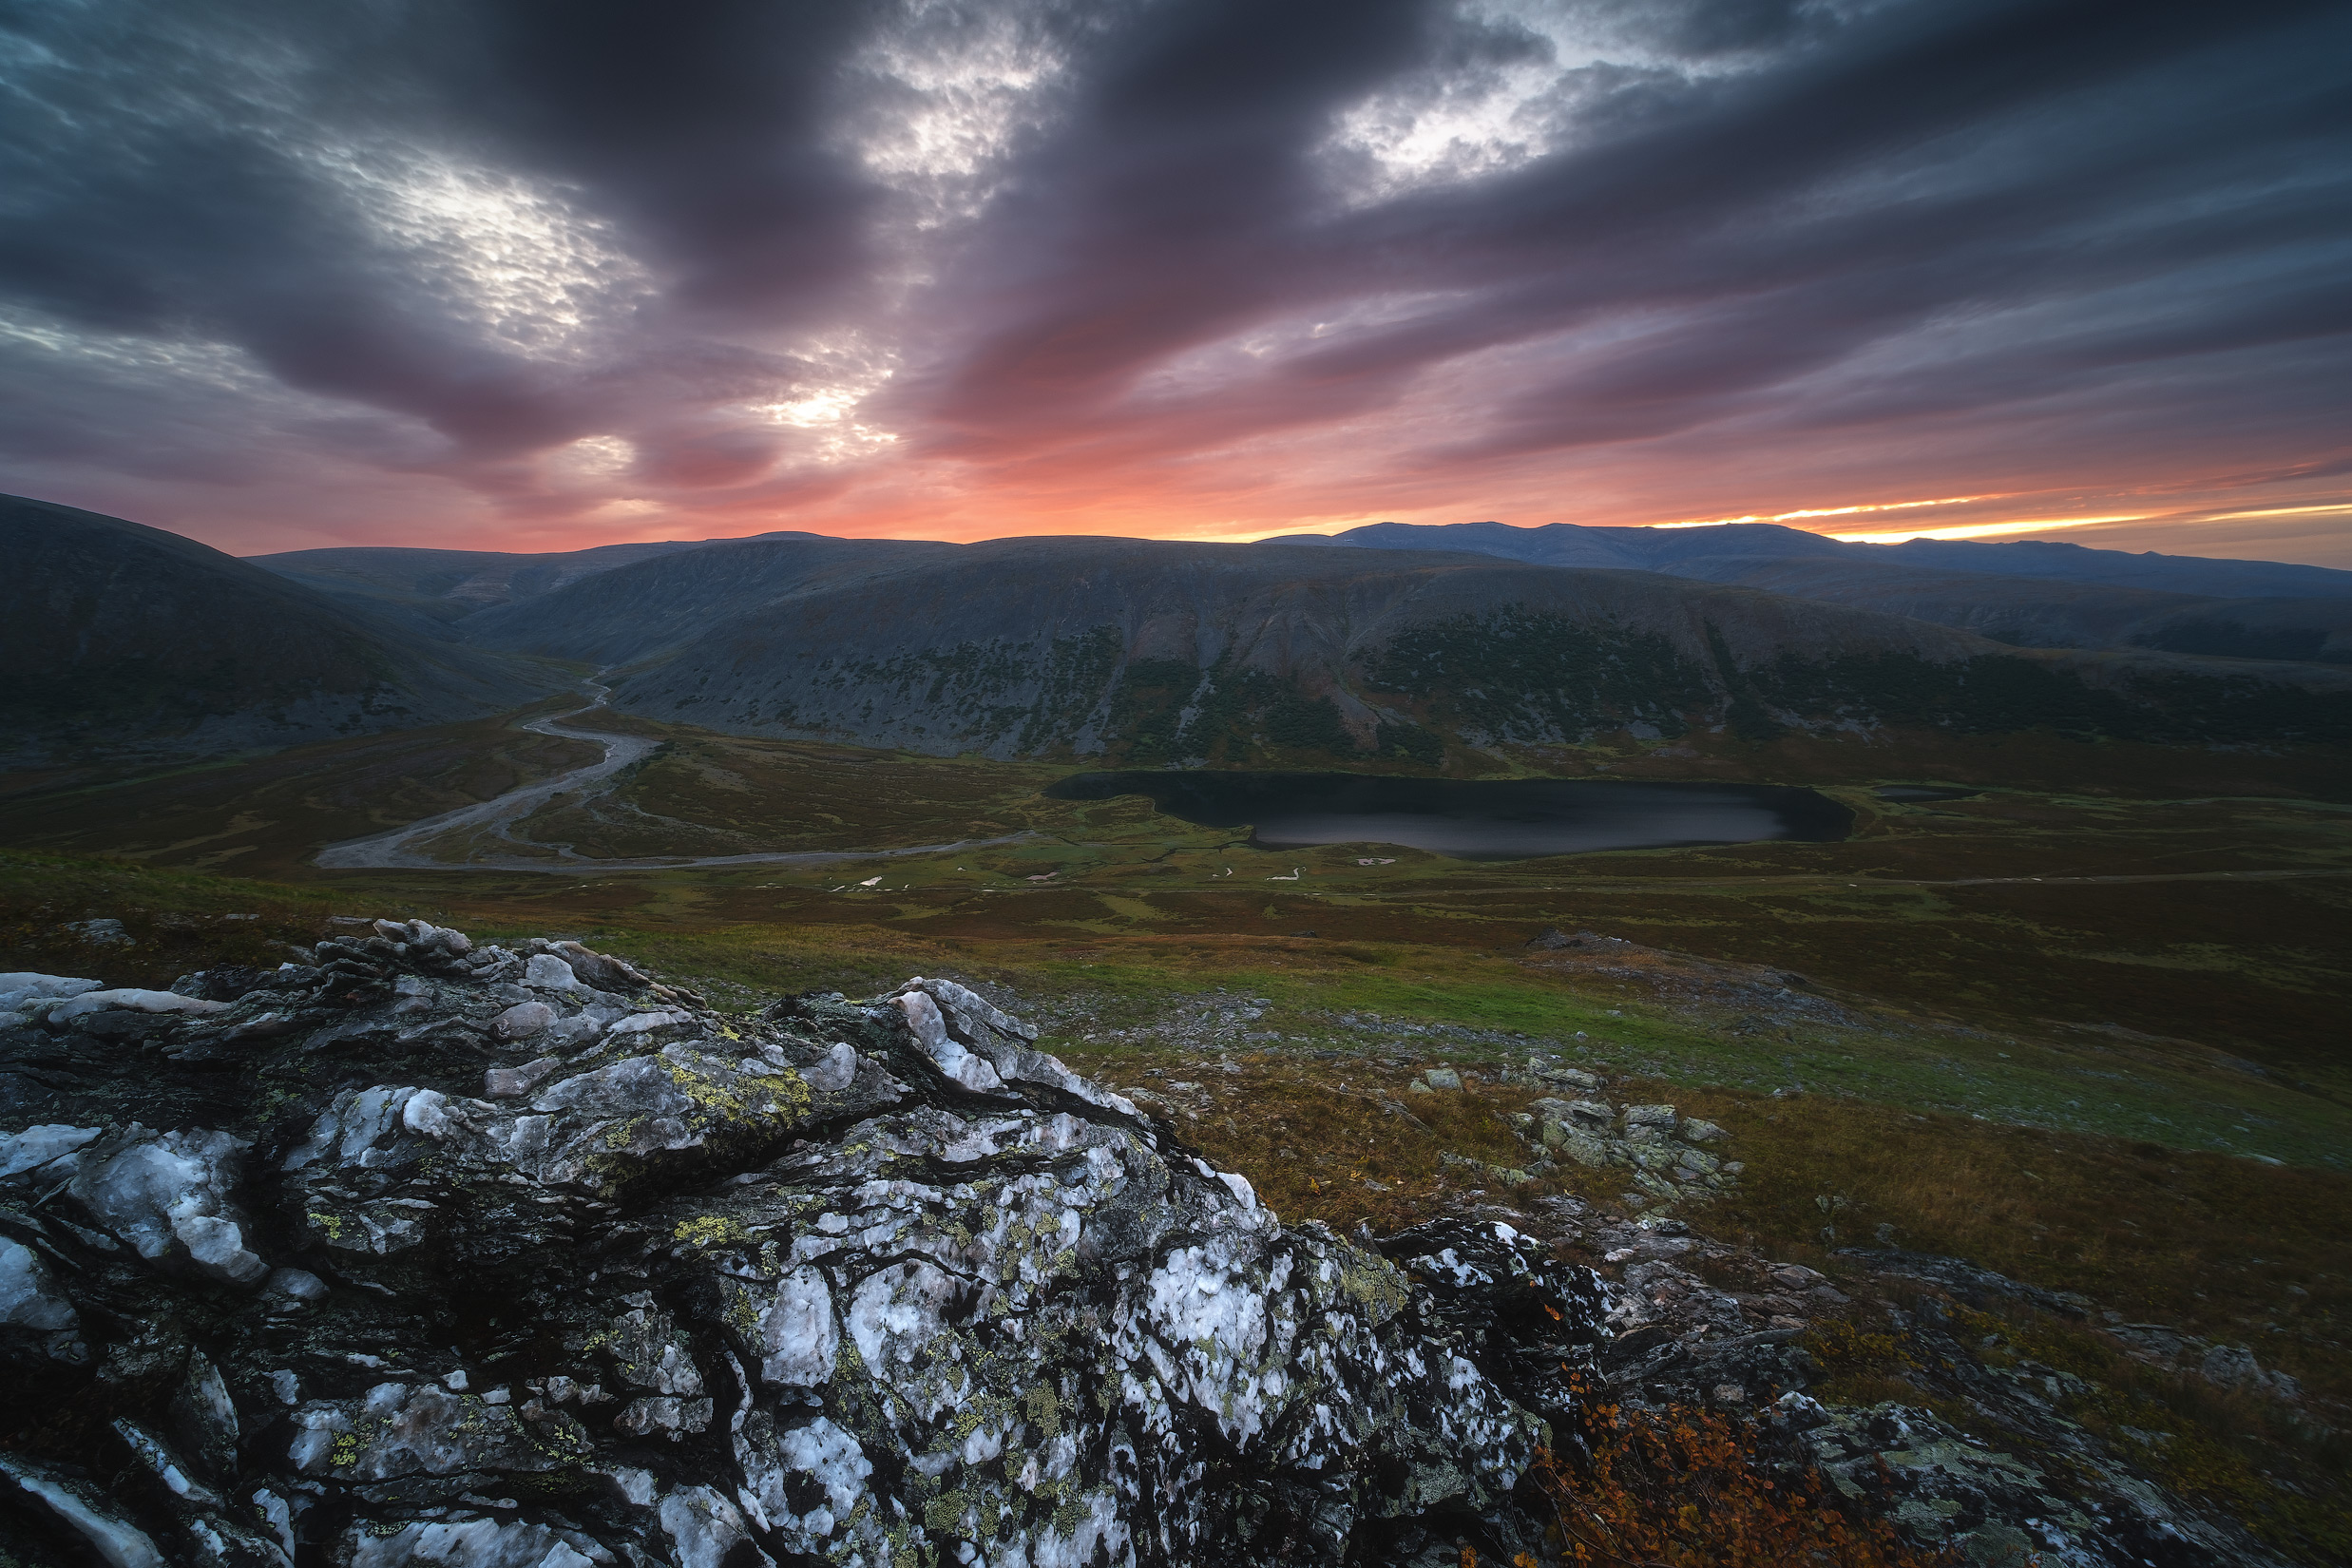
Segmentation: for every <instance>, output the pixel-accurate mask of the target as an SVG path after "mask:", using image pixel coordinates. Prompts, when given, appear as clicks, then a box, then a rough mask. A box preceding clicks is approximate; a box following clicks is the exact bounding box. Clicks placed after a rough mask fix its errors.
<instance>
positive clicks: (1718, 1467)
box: [1532, 1402, 1952, 1568]
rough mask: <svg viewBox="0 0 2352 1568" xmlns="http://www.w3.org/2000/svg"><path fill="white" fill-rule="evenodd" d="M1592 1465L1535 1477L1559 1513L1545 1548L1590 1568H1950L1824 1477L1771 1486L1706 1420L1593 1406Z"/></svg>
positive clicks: (1691, 1414) (1748, 1439)
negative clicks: (1858, 1511) (1839, 1493)
mask: <svg viewBox="0 0 2352 1568" xmlns="http://www.w3.org/2000/svg"><path fill="white" fill-rule="evenodd" d="M1586 1409H1587V1415H1588V1425H1587V1426H1586V1432H1585V1435H1586V1441H1587V1443H1588V1444H1589V1445H1590V1448H1591V1453H1592V1458H1591V1460H1590V1461H1589V1462H1587V1463H1580V1464H1572V1463H1570V1462H1568V1461H1565V1460H1562V1459H1560V1458H1558V1456H1555V1455H1551V1454H1546V1455H1544V1456H1542V1458H1541V1459H1540V1460H1539V1463H1538V1464H1537V1467H1536V1471H1535V1474H1534V1476H1533V1478H1532V1480H1533V1482H1534V1485H1535V1488H1536V1490H1537V1492H1538V1493H1539V1495H1540V1496H1541V1497H1542V1498H1543V1499H1544V1500H1545V1501H1547V1502H1548V1503H1549V1504H1550V1507H1551V1512H1552V1521H1551V1529H1550V1531H1549V1532H1548V1533H1549V1535H1550V1540H1549V1542H1548V1544H1549V1545H1550V1546H1551V1547H1552V1548H1553V1549H1554V1550H1556V1551H1557V1552H1558V1558H1557V1560H1558V1562H1560V1563H1563V1564H1566V1563H1574V1564H1578V1565H1584V1568H1734V1565H1736V1568H1784V1565H1785V1568H1944V1565H1945V1564H1948V1563H1949V1562H1951V1560H1952V1559H1951V1558H1950V1557H1949V1555H1948V1554H1944V1553H1934V1554H1926V1553H1921V1552H1919V1551H1916V1550H1914V1549H1912V1548H1911V1547H1908V1546H1906V1545H1904V1544H1903V1542H1902V1540H1900V1539H1898V1538H1897V1537H1896V1535H1895V1533H1894V1531H1893V1530H1892V1529H1890V1528H1889V1527H1888V1526H1887V1525H1885V1524H1884V1523H1883V1522H1881V1521H1879V1520H1863V1519H1857V1518H1849V1517H1848V1516H1847V1515H1846V1514H1845V1512H1844V1511H1842V1510H1841V1509H1839V1508H1838V1507H1836V1506H1834V1505H1833V1504H1832V1503H1831V1502H1830V1501H1828V1500H1827V1499H1826V1498H1825V1497H1824V1495H1823V1486H1822V1481H1821V1478H1820V1476H1819V1475H1818V1474H1816V1473H1813V1472H1811V1471H1807V1472H1805V1473H1804V1474H1803V1475H1802V1477H1800V1478H1799V1479H1797V1480H1794V1481H1788V1480H1785V1479H1784V1480H1777V1481H1776V1480H1774V1479H1773V1478H1772V1473H1771V1472H1770V1471H1769V1469H1768V1468H1767V1467H1766V1465H1765V1463H1764V1461H1763V1460H1762V1458H1761V1457H1760V1456H1759V1455H1758V1453H1757V1452H1756V1444H1755V1441H1754V1438H1753V1435H1752V1434H1751V1433H1750V1432H1747V1431H1745V1430H1743V1429H1742V1428H1741V1427H1739V1426H1737V1425H1733V1424H1732V1423H1731V1422H1730V1421H1728V1420H1726V1419H1725V1418H1723V1417H1721V1416H1718V1415H1714V1414H1711V1413H1710V1412H1708V1411H1705V1410H1695V1409H1687V1408H1677V1409H1673V1410H1670V1411H1666V1412H1663V1413H1652V1412H1648V1411H1637V1410H1627V1409H1624V1408H1622V1407H1621V1406H1618V1405H1613V1404H1607V1403H1600V1402H1596V1403H1595V1404H1593V1405H1588V1406H1587V1407H1586Z"/></svg>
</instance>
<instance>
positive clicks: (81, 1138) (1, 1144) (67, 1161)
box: [0, 1121, 98, 1181]
mask: <svg viewBox="0 0 2352 1568" xmlns="http://www.w3.org/2000/svg"><path fill="white" fill-rule="evenodd" d="M97 1136H98V1129H97V1128H95V1127H68V1126H67V1125H66V1124H65V1123H64V1122H61V1121H47V1122H43V1123H42V1124H41V1125H40V1126H38V1127H28V1128H26V1129H25V1130H24V1131H23V1132H21V1133H10V1134H7V1135H5V1136H0V1181H6V1180H7V1179H8V1178H9V1177H10V1176H24V1175H26V1174H28V1173H29V1174H30V1175H31V1176H33V1178H34V1179H36V1180H44V1179H46V1180H55V1179H57V1178H60V1177H63V1176H71V1175H73V1173H74V1168H75V1167H76V1166H77V1165H78V1164H79V1163H80V1160H79V1159H78V1158H76V1157H74V1156H75V1155H76V1152H77V1151H78V1150H80V1149H81V1147H82V1146H83V1145H84V1144H86V1143H87V1142H89V1141H90V1140H91V1139H93V1138H96V1137H97Z"/></svg>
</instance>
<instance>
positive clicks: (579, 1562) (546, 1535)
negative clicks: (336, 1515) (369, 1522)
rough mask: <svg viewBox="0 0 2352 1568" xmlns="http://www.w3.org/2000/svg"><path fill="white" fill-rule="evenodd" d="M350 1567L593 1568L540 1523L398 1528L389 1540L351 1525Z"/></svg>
mask: <svg viewBox="0 0 2352 1568" xmlns="http://www.w3.org/2000/svg"><path fill="white" fill-rule="evenodd" d="M346 1539H347V1540H348V1542H349V1552H350V1558H349V1560H350V1562H351V1565H352V1568H405V1565H406V1564H408V1563H412V1562H442V1563H448V1564H449V1568H593V1565H594V1563H595V1562H596V1559H595V1558H591V1557H589V1556H587V1555H586V1554H585V1553H583V1552H580V1551H578V1550H576V1549H575V1548H574V1547H573V1546H572V1545H571V1544H570V1542H568V1541H566V1540H564V1538H563V1537H562V1536H559V1535H557V1534H556V1533H555V1531H553V1530H551V1529H549V1528H548V1527H547V1526H546V1525H544V1524H530V1523H525V1522H522V1521H520V1520H518V1521H516V1522H513V1523H508V1522H507V1521H505V1520H495V1519H469V1520H462V1521H457V1522H449V1521H445V1520H433V1521H431V1522H430V1523H422V1522H417V1523H410V1524H404V1525H402V1526H401V1527H400V1529H399V1530H398V1531H396V1532H394V1533H393V1534H392V1535H389V1536H379V1535H377V1534H375V1533H374V1532H373V1530H369V1529H365V1528H360V1527H356V1526H354V1528H353V1530H352V1532H351V1534H350V1535H349V1536H348V1537H347V1538H346Z"/></svg>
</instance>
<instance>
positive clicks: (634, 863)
mask: <svg viewBox="0 0 2352 1568" xmlns="http://www.w3.org/2000/svg"><path fill="white" fill-rule="evenodd" d="M583 686H584V688H585V690H586V692H587V695H588V696H589V697H590V698H592V700H591V701H589V702H588V703H586V704H585V705H584V706H582V707H578V708H574V709H573V710H571V711H570V712H569V713H564V714H554V715H550V716H549V717H545V718H534V719H532V720H531V721H530V722H528V723H526V724H525V725H524V726H523V728H525V729H526V730H532V731H535V732H537V733H538V734H540V735H547V736H562V737H563V738H564V739H569V740H592V741H594V742H596V743H597V744H598V745H600V746H602V747H603V748H604V755H603V757H602V759H601V760H599V761H595V762H591V763H589V764H588V765H587V766H585V767H583V768H574V769H572V770H571V771H569V772H568V773H561V774H556V775H555V776H554V777H552V778H545V779H542V780H540V781H539V782H538V783H536V784H525V785H522V786H520V787H518V788H516V789H512V790H508V791H507V793H506V794H502V795H498V796H495V797H494V798H492V799H489V800H485V801H482V802H480V803H479V804H476V805H472V806H463V807H460V808H459V809H458V810H456V811H453V812H444V813H441V814H440V815H439V816H430V817H427V818H426V819H425V820H424V821H422V822H411V823H410V824H409V825H408V826H406V827H404V828H394V829H393V830H392V831H391V832H383V833H376V834H373V835H372V836H370V837H367V838H352V839H346V840H344V841H343V842H342V843H340V844H330V845H328V846H327V847H326V848H325V849H323V850H321V851H318V857H317V859H316V862H314V864H316V865H318V866H321V867H324V868H326V869H328V870H437V871H452V870H467V871H564V872H601V871H627V870H691V869H693V868H697V867H703V866H775V865H809V866H818V865H824V864H826V863H827V862H830V861H837V860H886V859H890V858H893V857H895V856H900V855H916V854H935V853H940V852H944V851H949V850H971V849H981V848H985V847H986V846H988V845H994V844H1010V843H1014V842H1016V841H1018V840H1023V839H1026V838H1029V837H1031V836H1032V835H1031V834H1028V833H1012V834H1008V835H1006V836H1005V837H1003V838H966V839H959V840H957V841H956V842H954V843H952V844H914V845H909V846H908V847H907V848H905V849H898V850H800V851H788V852H786V851H779V852H776V853H770V854H722V855H654V856H647V857H643V858H639V859H605V858H602V857H598V856H590V855H583V854H581V853H579V852H577V851H574V850H573V848H572V847H571V846H570V845H568V844H547V845H535V846H533V847H534V848H536V849H539V850H541V851H553V853H554V854H555V856H556V857H557V858H555V859H554V860H549V859H547V858H546V857H545V853H544V852H543V853H542V854H540V855H535V856H526V855H521V854H515V855H486V854H483V853H481V852H479V851H469V852H468V854H467V855H466V857H465V858H464V859H462V860H444V859H440V858H437V857H435V856H434V855H433V854H432V853H430V851H429V850H427V849H426V848H425V846H427V845H430V843H432V842H433V841H434V840H436V839H439V838H440V837H442V836H443V835H444V834H447V833H450V832H457V831H459V830H462V829H467V828H472V829H477V830H480V831H481V834H482V836H483V837H487V838H493V839H503V840H505V841H506V842H507V843H509V844H513V845H515V846H517V847H518V848H520V847H522V845H523V844H524V843H525V842H526V841H525V840H522V839H518V838H516V837H515V836H514V833H513V831H512V830H513V827H514V824H516V823H517V822H520V821H522V820H523V818H525V817H526V816H528V815H529V814H530V813H533V812H535V811H537V810H538V809H539V808H540V807H542V806H544V805H545V804H546V803H547V802H548V801H549V800H551V799H553V798H554V797H555V796H557V795H559V794H564V792H566V791H582V790H586V789H588V788H589V787H591V786H593V785H596V784H598V783H601V782H602V781H603V780H605V779H608V778H610V777H612V776H613V775H614V774H618V773H619V772H621V769H623V768H626V767H628V766H629V765H630V764H631V763H633V762H638V761H641V760H642V759H643V758H644V757H646V756H648V755H652V753H653V751H654V749H655V748H656V747H657V746H658V745H660V742H659V741H657V740H652V739H649V738H647V737H646V736H634V735H612V734H608V733H606V732H604V731H602V730H581V729H576V728H574V727H573V726H572V725H571V724H570V723H569V722H568V721H569V720H571V719H575V718H578V717H582V716H583V715H584V714H592V713H594V712H596V710H597V709H599V708H602V707H603V706H604V703H605V699H606V698H608V697H609V696H611V693H612V688H611V687H609V686H604V685H601V684H599V683H598V682H596V681H594V680H589V681H584V682H583Z"/></svg>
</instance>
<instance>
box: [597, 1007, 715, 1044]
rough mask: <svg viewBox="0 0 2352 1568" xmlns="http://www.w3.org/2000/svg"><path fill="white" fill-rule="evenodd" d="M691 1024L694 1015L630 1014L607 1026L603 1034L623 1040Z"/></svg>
mask: <svg viewBox="0 0 2352 1568" xmlns="http://www.w3.org/2000/svg"><path fill="white" fill-rule="evenodd" d="M693 1022H694V1015H693V1014H691V1013H631V1014H630V1015H629V1016H628V1017H626V1018H623V1019H621V1020H619V1021H618V1022H616V1023H612V1024H609V1025H607V1026H606V1028H605V1030H604V1033H605V1034H606V1035H608V1036H609V1035H618V1036H621V1037H623V1038H625V1037H627V1036H629V1035H641V1034H650V1033H652V1032H653V1031H654V1030H656V1029H666V1028H669V1027H670V1026H671V1025H673V1024H678V1023H693Z"/></svg>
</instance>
